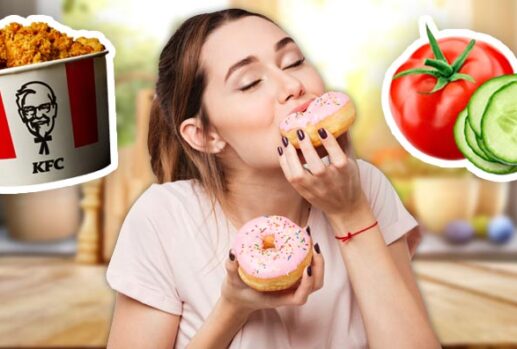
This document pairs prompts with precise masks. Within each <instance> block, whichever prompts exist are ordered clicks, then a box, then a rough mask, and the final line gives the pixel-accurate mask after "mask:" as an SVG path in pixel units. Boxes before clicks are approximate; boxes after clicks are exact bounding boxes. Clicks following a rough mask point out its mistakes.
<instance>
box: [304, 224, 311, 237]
mask: <svg viewBox="0 0 517 349" xmlns="http://www.w3.org/2000/svg"><path fill="white" fill-rule="evenodd" d="M305 230H306V231H307V234H309V236H311V227H309V226H307V229H305Z"/></svg>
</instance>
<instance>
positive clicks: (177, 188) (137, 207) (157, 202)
mask: <svg viewBox="0 0 517 349" xmlns="http://www.w3.org/2000/svg"><path fill="white" fill-rule="evenodd" d="M193 181H194V180H180V181H174V182H166V183H161V184H158V183H153V184H151V185H150V186H149V187H148V188H147V189H146V190H145V191H144V192H143V193H142V194H140V196H139V197H137V199H136V200H135V201H134V203H133V205H132V206H131V208H130V210H129V212H128V215H136V216H140V217H142V216H145V217H146V218H149V219H151V220H154V219H159V218H163V216H164V215H167V216H169V217H170V215H171V214H173V213H179V212H180V211H181V210H182V209H184V208H185V207H192V206H193V205H192V203H191V201H192V200H195V198H196V196H197V195H196V193H195V190H194V187H195V184H194V183H193Z"/></svg>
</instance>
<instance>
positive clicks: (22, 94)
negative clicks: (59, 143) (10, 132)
mask: <svg viewBox="0 0 517 349" xmlns="http://www.w3.org/2000/svg"><path fill="white" fill-rule="evenodd" d="M16 104H17V105H18V114H19V115H20V117H21V119H22V121H23V123H24V124H25V126H26V127H27V129H28V130H29V132H30V133H31V134H32V135H34V136H35V138H34V143H41V144H40V148H39V154H40V155H48V154H49V146H48V142H49V141H51V140H52V136H51V135H50V134H51V132H52V130H53V129H54V123H55V119H56V116H57V103H56V95H55V94H54V91H52V89H51V88H50V86H49V85H47V84H45V83H43V82H41V81H31V82H28V83H26V84H24V85H23V86H22V87H21V88H20V89H19V90H18V91H17V92H16Z"/></svg>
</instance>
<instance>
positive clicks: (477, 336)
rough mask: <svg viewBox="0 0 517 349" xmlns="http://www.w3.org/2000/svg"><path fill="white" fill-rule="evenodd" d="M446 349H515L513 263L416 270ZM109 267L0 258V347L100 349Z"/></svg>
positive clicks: (110, 296)
mask: <svg viewBox="0 0 517 349" xmlns="http://www.w3.org/2000/svg"><path fill="white" fill-rule="evenodd" d="M413 266H414V270H415V273H416V275H417V279H418V283H419V286H420V289H421V291H422V294H423V296H424V299H425V301H426V303H427V306H428V309H429V312H430V315H431V319H432V321H433V325H434V327H435V330H436V331H437V333H438V336H439V337H440V340H441V342H442V344H443V346H444V347H456V346H461V347H462V348H470V347H472V348H517V262H483V261H474V260H470V261H430V260H416V261H414V263H413ZM105 271H106V267H105V266H103V265H99V266H87V265H77V264H75V263H74V261H73V260H72V259H70V258H54V257H3V258H0V347H20V348H31V347H54V346H59V347H65V348H66V347H70V348H72V347H79V346H80V347H84V346H88V347H90V348H92V347H93V348H96V347H99V348H101V347H104V346H105V343H106V340H107V337H108V333H109V326H110V321H111V314H112V310H113V302H114V293H113V291H112V290H111V289H110V288H109V287H108V285H107V284H106V281H105Z"/></svg>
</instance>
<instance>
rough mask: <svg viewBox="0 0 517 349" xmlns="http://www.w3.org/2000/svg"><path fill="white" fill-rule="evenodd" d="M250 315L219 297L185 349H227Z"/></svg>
mask: <svg viewBox="0 0 517 349" xmlns="http://www.w3.org/2000/svg"><path fill="white" fill-rule="evenodd" d="M250 314H251V313H250V312H247V311H240V310H239V309H238V308H237V307H236V306H234V305H232V304H231V303H230V302H228V301H225V299H224V298H221V297H220V298H219V300H218V301H217V303H216V304H215V307H214V309H213V310H212V312H211V313H210V315H209V316H208V318H207V319H206V321H205V322H204V324H203V326H201V328H200V329H199V331H198V332H197V333H196V335H195V336H194V337H192V340H191V342H190V343H189V345H188V347H187V348H188V349H196V348H203V349H212V348H213V349H215V348H227V347H228V345H230V343H231V341H232V339H233V337H234V336H235V334H236V333H237V332H238V331H239V330H240V329H241V327H242V326H244V324H245V323H246V321H247V320H248V317H249V315H250Z"/></svg>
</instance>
